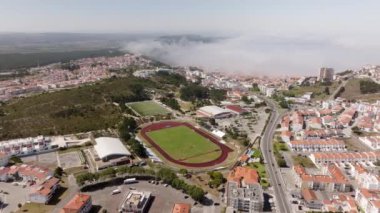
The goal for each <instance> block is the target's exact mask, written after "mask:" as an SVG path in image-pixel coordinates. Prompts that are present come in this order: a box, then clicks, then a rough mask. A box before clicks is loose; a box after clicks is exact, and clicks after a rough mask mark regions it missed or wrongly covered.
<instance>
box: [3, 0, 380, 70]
mask: <svg viewBox="0 0 380 213" xmlns="http://www.w3.org/2000/svg"><path fill="white" fill-rule="evenodd" d="M379 8H380V1H379V0H277V1H275V0H261V1H258V0H228V1H227V0H59V1H58V0H0V32H84V33H166V34H182V33H186V34H189V33H191V34H211V35H218V36H220V35H222V36H228V37H229V38H228V39H226V40H221V41H218V42H217V43H213V44H207V45H205V44H197V43H191V42H183V43H181V44H180V45H178V46H167V45H163V44H159V43H157V42H154V41H143V42H137V43H132V44H126V49H128V50H130V49H133V50H134V51H136V52H141V53H144V54H147V55H149V54H152V53H157V52H159V53H160V55H158V57H159V58H160V59H162V60H164V61H167V62H170V63H177V64H179V65H198V66H203V67H206V68H208V69H215V70H227V71H237V72H255V73H264V74H268V73H270V74H274V75H278V74H281V75H287V74H292V73H293V74H309V73H310V74H315V73H316V72H317V70H318V69H319V67H321V66H330V67H334V68H336V69H337V70H338V71H341V70H344V69H348V68H359V67H361V66H363V65H366V64H379V58H380V39H378V38H379V36H380V28H379V27H378V25H379V23H380V12H379ZM147 44H149V45H147ZM175 45H177V44H175ZM152 48H154V49H152ZM157 49H159V50H160V51H156V50H157ZM161 53H162V54H161Z"/></svg>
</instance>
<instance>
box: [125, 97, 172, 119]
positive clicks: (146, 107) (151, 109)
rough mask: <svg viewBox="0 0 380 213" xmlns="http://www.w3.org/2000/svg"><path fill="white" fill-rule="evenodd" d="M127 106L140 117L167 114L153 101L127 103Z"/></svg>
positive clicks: (166, 111) (165, 110)
mask: <svg viewBox="0 0 380 213" xmlns="http://www.w3.org/2000/svg"><path fill="white" fill-rule="evenodd" d="M127 105H128V106H129V107H130V108H132V109H133V110H134V111H136V112H137V113H138V114H140V115H141V116H154V115H166V114H168V113H169V111H168V110H167V109H165V108H164V107H162V106H160V105H159V104H158V103H156V102H154V101H141V102H135V103H128V104H127Z"/></svg>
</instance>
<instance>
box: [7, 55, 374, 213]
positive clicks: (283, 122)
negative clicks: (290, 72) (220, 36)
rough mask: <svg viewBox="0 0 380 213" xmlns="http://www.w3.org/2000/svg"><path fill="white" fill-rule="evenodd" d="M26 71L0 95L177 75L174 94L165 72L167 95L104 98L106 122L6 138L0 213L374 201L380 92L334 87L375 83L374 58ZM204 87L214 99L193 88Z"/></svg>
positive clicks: (99, 64) (347, 206) (287, 208)
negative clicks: (311, 68) (281, 70)
mask: <svg viewBox="0 0 380 213" xmlns="http://www.w3.org/2000/svg"><path fill="white" fill-rule="evenodd" d="M28 72H29V74H28V75H26V76H22V77H19V78H17V79H9V80H4V81H0V85H1V86H0V88H1V96H0V97H1V100H2V102H3V105H7V104H8V103H13V102H15V103H16V104H17V101H15V99H20V100H21V101H22V100H23V99H28V98H30V99H31V98H33V97H34V96H36V95H44V93H47V92H49V93H59V92H60V91H61V90H68V89H71V90H75V89H76V88H80V87H83V86H85V85H92V86H96V85H98V84H102V81H106V80H107V79H112V78H115V79H124V78H126V79H131V78H132V79H135V80H134V81H138V80H143V81H144V80H145V81H150V80H151V79H156V78H157V76H158V77H160V76H165V77H166V78H169V77H171V78H173V79H176V80H178V79H183V80H181V81H183V82H189V83H186V84H187V85H186V86H185V85H182V86H179V88H178V89H177V91H174V90H175V89H173V88H175V87H173V86H172V85H176V84H177V83H176V82H175V83H173V84H172V85H171V82H170V83H167V82H165V83H166V84H168V85H170V88H171V89H172V91H171V92H173V93H172V94H170V92H168V91H166V90H164V89H163V88H165V87H164V86H160V87H158V89H155V88H153V89H152V88H150V89H149V90H148V89H146V90H145V92H149V95H148V96H147V97H148V98H147V99H145V98H144V99H142V100H135V99H134V100H132V101H128V100H129V99H127V101H126V102H118V100H119V99H116V100H115V101H113V102H112V106H114V107H117V108H120V109H121V110H122V114H121V124H118V129H112V128H109V129H96V130H89V131H85V132H71V133H67V134H62V135H54V134H52V135H48V134H46V135H45V134H42V135H38V136H35V135H30V137H26V138H5V139H4V140H3V141H1V142H0V166H1V167H0V188H1V192H0V211H1V212H15V211H21V212H24V211H31V212H35V211H36V209H39V211H40V212H90V211H95V210H94V209H96V212H231V213H232V212H310V211H323V212H363V211H364V212H378V211H379V209H380V205H379V203H380V176H379V170H378V168H379V162H380V152H379V149H380V117H379V115H380V100H379V93H376V92H375V93H373V94H372V96H371V94H370V93H366V95H363V99H356V98H355V99H350V98H349V97H350V96H347V95H346V94H345V93H347V90H349V89H350V84H353V82H358V81H359V82H360V84H363V85H364V84H371V85H373V84H377V82H379V79H380V66H365V67H363V68H361V69H359V70H348V71H344V72H339V73H335V71H334V69H332V68H321V69H320V70H319V73H318V72H316V73H318V75H316V76H303V77H254V76H247V75H235V76H231V75H229V74H223V73H216V72H207V71H204V70H203V69H201V68H197V67H179V66H175V67H170V66H168V65H165V66H162V65H161V66H157V63H155V62H153V61H151V60H150V59H148V58H145V57H142V56H139V55H134V54H130V53H128V54H125V55H123V56H115V57H96V58H84V59H79V60H73V61H70V62H66V63H57V64H51V65H47V66H42V67H35V68H31V69H30V70H29V71H28ZM158 79H159V78H158ZM368 79H370V80H368ZM157 82H159V81H157ZM157 82H156V84H158V83H157ZM368 82H370V83H368ZM181 84H183V83H181ZM166 86H167V85H166ZM208 88H211V89H210V91H208V92H209V93H210V94H211V91H212V92H213V94H214V96H215V97H214V96H213V97H212V98H210V97H208V96H206V94H203V93H202V91H203V90H204V91H206V90H207V89H208ZM361 88H362V87H361ZM189 91H190V92H189ZM194 91H196V92H194ZM145 92H144V94H145ZM208 92H207V93H208ZM168 94H169V95H168ZM220 94H221V95H220ZM207 95H208V94H207ZM203 96H204V97H203ZM142 98H143V96H142ZM173 103H174V104H173ZM69 112H70V113H74V114H75V113H76V111H75V108H74V109H73V110H72V111H69ZM2 113H3V115H2V116H10V115H11V113H12V112H7V110H4V111H2ZM65 113H68V112H66V111H65ZM81 113H86V112H81ZM64 116H65V117H68V116H69V115H66V114H64ZM79 116H82V115H81V114H79ZM84 119H86V118H84ZM183 136H185V137H183ZM168 141H171V143H174V142H175V143H174V144H172V145H168ZM176 143H178V144H177V145H176ZM20 192H22V193H20ZM106 194H107V196H104V195H106Z"/></svg>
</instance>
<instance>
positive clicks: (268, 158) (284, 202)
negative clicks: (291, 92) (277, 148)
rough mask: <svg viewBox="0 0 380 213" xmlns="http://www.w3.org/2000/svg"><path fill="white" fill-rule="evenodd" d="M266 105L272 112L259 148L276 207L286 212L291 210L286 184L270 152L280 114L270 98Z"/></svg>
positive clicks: (282, 212)
mask: <svg viewBox="0 0 380 213" xmlns="http://www.w3.org/2000/svg"><path fill="white" fill-rule="evenodd" d="M266 102H267V104H268V106H269V107H270V108H271V109H272V114H271V117H270V120H269V122H268V125H267V127H266V128H265V132H264V134H263V137H262V141H261V143H260V148H261V151H262V153H263V157H264V162H265V163H266V165H265V167H266V168H267V171H268V173H269V179H270V183H271V185H272V186H273V189H274V193H275V200H276V204H277V205H276V209H277V211H278V212H281V213H287V212H289V213H290V212H293V211H292V208H291V205H290V202H289V199H288V195H287V193H286V192H285V191H286V189H285V188H286V186H285V184H284V181H283V180H282V177H281V172H280V169H279V168H278V166H277V162H276V159H275V157H274V155H273V154H272V151H271V150H272V147H273V145H272V141H273V137H274V133H275V131H276V125H277V123H278V122H279V120H280V118H281V116H280V114H279V113H278V112H277V111H276V107H275V105H274V103H273V102H272V101H270V100H266Z"/></svg>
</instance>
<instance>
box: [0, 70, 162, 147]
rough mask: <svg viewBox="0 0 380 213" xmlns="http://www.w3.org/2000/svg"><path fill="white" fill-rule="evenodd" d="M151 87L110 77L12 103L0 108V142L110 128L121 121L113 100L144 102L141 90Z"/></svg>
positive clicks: (152, 84) (134, 79)
mask: <svg viewBox="0 0 380 213" xmlns="http://www.w3.org/2000/svg"><path fill="white" fill-rule="evenodd" d="M155 85H156V83H154V82H151V81H149V80H146V79H138V78H134V77H127V78H114V79H108V80H105V81H102V82H99V83H96V84H93V85H86V86H82V87H79V88H74V89H68V90H63V91H58V92H51V93H44V94H40V95H35V96H32V97H27V98H23V99H20V100H15V101H13V102H11V103H8V104H5V105H3V106H1V107H0V140H4V139H8V138H19V137H29V136H36V135H41V134H43V135H53V134H69V133H77V132H84V131H90V130H98V129H105V128H108V127H112V126H114V125H115V124H117V123H118V122H119V121H120V119H121V111H120V109H119V107H116V106H115V105H114V104H112V102H113V101H120V102H125V101H137V100H142V99H147V95H145V94H143V93H145V92H144V88H149V87H153V86H155ZM1 115H2V116H1Z"/></svg>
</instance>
